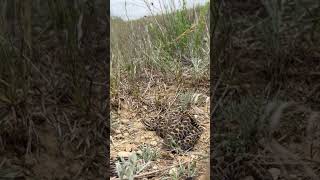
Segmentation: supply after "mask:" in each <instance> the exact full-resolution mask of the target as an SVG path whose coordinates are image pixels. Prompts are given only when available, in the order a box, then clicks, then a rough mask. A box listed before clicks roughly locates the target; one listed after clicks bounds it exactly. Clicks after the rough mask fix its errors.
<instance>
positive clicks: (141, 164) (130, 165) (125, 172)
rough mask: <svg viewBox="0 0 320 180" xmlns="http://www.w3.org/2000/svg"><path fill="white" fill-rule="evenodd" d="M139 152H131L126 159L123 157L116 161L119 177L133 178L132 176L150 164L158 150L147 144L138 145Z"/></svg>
mask: <svg viewBox="0 0 320 180" xmlns="http://www.w3.org/2000/svg"><path fill="white" fill-rule="evenodd" d="M140 150H141V152H140V153H136V152H135V153H133V154H131V155H130V156H129V158H128V160H125V159H124V158H123V157H120V159H119V160H118V161H117V162H116V170H117V172H118V176H119V177H120V179H129V180H131V179H134V176H135V175H137V174H139V173H140V172H142V171H143V170H145V169H146V168H147V167H149V166H150V164H151V163H152V161H153V160H155V159H156V158H157V157H158V151H157V150H155V149H153V148H151V147H149V146H140Z"/></svg>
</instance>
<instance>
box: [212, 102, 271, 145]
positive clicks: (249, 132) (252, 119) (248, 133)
mask: <svg viewBox="0 0 320 180" xmlns="http://www.w3.org/2000/svg"><path fill="white" fill-rule="evenodd" d="M265 103H266V101H265V100H263V99H259V98H255V97H245V98H242V99H240V102H234V101H233V102H230V103H229V104H227V105H226V106H225V107H223V109H221V110H220V111H221V112H220V113H218V114H219V115H218V116H217V121H229V122H233V123H235V127H238V131H237V132H238V134H233V135H232V136H231V137H230V139H229V140H230V141H229V142H228V144H227V145H228V147H230V148H231V149H233V148H236V149H241V148H242V150H246V149H248V148H249V147H251V146H252V145H253V144H254V143H255V142H256V141H257V140H258V138H259V135H260V134H259V130H260V129H263V128H261V126H266V122H261V121H260V119H261V117H262V114H263V110H264V105H265ZM232 128H234V127H232ZM229 145H230V146H229ZM231 151H233V150H231Z"/></svg>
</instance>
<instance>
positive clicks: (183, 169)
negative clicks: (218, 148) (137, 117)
mask: <svg viewBox="0 0 320 180" xmlns="http://www.w3.org/2000/svg"><path fill="white" fill-rule="evenodd" d="M196 176H197V168H196V161H195V160H193V161H191V162H188V163H186V164H182V163H181V162H179V165H178V167H174V168H172V169H171V170H170V171H169V176H166V177H163V178H162V179H164V180H165V179H172V180H178V179H187V178H194V177H196Z"/></svg>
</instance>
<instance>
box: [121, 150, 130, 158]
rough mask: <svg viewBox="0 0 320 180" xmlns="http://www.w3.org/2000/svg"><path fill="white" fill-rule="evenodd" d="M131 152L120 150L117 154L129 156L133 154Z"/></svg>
mask: <svg viewBox="0 0 320 180" xmlns="http://www.w3.org/2000/svg"><path fill="white" fill-rule="evenodd" d="M131 154H132V153H131V152H126V151H120V152H118V153H117V156H119V157H129V156H131Z"/></svg>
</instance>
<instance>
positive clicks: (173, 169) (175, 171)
mask: <svg viewBox="0 0 320 180" xmlns="http://www.w3.org/2000/svg"><path fill="white" fill-rule="evenodd" d="M177 171H178V170H177V168H172V169H170V171H169V174H171V175H173V174H176V173H177Z"/></svg>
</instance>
